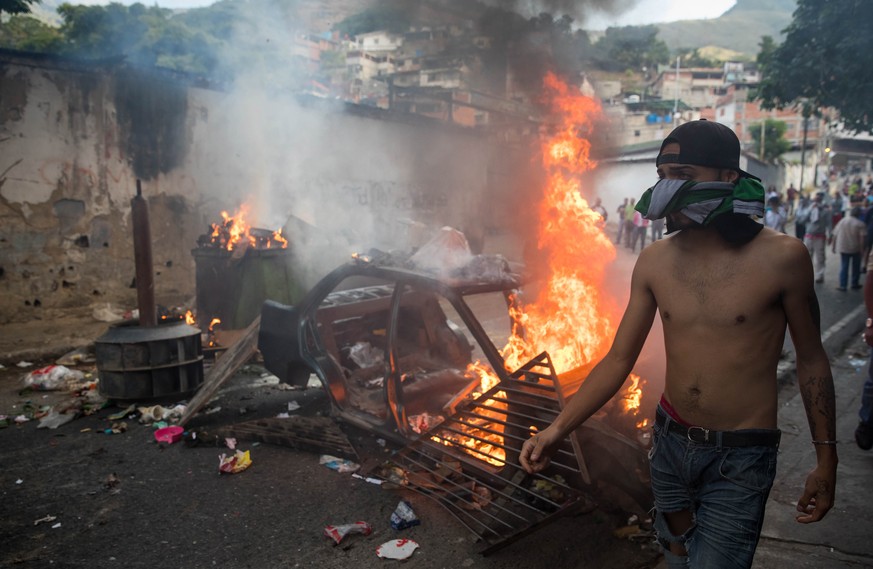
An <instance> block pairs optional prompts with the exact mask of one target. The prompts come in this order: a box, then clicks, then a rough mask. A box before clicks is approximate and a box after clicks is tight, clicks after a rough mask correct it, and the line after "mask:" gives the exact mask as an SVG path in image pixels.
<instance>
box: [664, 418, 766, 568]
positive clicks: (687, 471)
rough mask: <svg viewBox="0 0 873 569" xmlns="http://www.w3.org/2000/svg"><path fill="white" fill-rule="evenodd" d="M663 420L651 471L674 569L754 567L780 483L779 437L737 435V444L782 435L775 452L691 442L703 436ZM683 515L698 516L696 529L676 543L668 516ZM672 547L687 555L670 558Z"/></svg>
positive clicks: (754, 433) (755, 433) (747, 432)
mask: <svg viewBox="0 0 873 569" xmlns="http://www.w3.org/2000/svg"><path fill="white" fill-rule="evenodd" d="M657 413H658V415H659V417H658V418H657V420H656V423H655V425H654V427H653V429H654V434H653V436H652V449H651V451H650V453H649V466H650V468H651V477H652V490H653V493H654V496H655V510H656V512H655V531H656V532H657V534H658V541H659V542H660V543H661V546H662V547H663V548H664V550H665V551H664V556H665V558H666V561H667V566H668V567H670V568H673V569H677V568H681V567H684V568H688V567H692V568H709V567H717V568H718V569H728V568H737V569H739V568H748V567H751V566H752V558H753V557H754V555H755V548H756V547H757V545H758V538H759V537H760V534H761V526H762V524H763V522H764V508H765V506H766V504H767V496H768V495H769V494H770V489H771V488H772V486H773V479H774V478H775V476H776V454H777V452H778V446H779V445H778V440H779V438H778V437H779V433H778V431H771V430H763V429H761V430H759V429H750V430H745V431H732V432H731V436H737V435H739V436H740V437H743V436H749V437H753V438H754V437H759V436H764V437H769V438H773V435H774V434H775V439H776V443H775V445H773V444H769V445H767V446H727V445H725V444H722V439H721V436H718V437H715V436H714V437H713V440H707V441H706V442H704V441H698V442H694V441H692V440H691V434H695V435H697V434H699V432H702V429H700V430H699V431H697V432H693V433H689V434H688V435H683V434H682V433H681V432H680V431H681V429H682V428H681V426H679V427H678V428H676V427H675V425H677V424H676V423H675V421H673V419H671V418H670V417H669V416H667V415H666V413H664V411H663V410H662V409H661V407H660V406H658V410H657ZM671 423H672V424H673V425H674V427H671V426H670V425H671ZM694 429H699V428H697V427H694V428H692V430H694ZM708 434H709V433H708ZM712 434H713V435H715V434H717V433H714V432H712ZM719 435H720V434H719ZM694 438H698V437H694ZM707 439H709V437H708V436H707ZM682 511H685V512H691V514H692V516H691V520H692V521H691V527H690V528H688V529H687V531H685V532H683V533H682V534H681V535H674V534H673V533H672V532H671V531H670V528H669V526H668V524H667V520H666V518H665V517H664V514H665V513H672V512H682ZM671 542H676V543H679V544H680V545H682V546H683V547H684V548H685V550H686V551H687V552H688V555H687V556H679V555H675V554H673V553H671V552H670V551H669V546H670V543H671Z"/></svg>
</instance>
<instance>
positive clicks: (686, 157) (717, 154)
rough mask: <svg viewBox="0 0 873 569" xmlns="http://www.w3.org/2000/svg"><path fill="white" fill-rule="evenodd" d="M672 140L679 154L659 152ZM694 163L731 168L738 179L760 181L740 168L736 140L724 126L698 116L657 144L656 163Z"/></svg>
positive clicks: (735, 136)
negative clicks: (658, 146) (698, 118)
mask: <svg viewBox="0 0 873 569" xmlns="http://www.w3.org/2000/svg"><path fill="white" fill-rule="evenodd" d="M671 142H675V143H676V144H678V145H679V154H662V152H663V151H664V147H665V146H667V145H668V144H670V143H671ZM668 163H675V164H694V165H696V166H706V167H709V168H724V169H727V170H734V171H736V172H737V173H739V175H740V177H741V178H752V179H754V180H758V181H761V179H760V178H758V177H757V176H753V175H751V174H749V173H748V172H745V171H743V170H742V169H740V139H739V138H737V135H736V134H734V131H732V130H731V129H730V128H728V127H726V126H725V125H723V124H721V123H718V122H715V121H708V120H706V119H700V120H696V121H689V122H687V123H683V124H680V125H679V126H677V127H676V128H674V129H673V131H672V132H671V133H670V134H668V135H667V138H665V139H664V142H663V143H661V150H659V151H658V159H657V161H656V164H657V165H658V166H660V165H661V164H668Z"/></svg>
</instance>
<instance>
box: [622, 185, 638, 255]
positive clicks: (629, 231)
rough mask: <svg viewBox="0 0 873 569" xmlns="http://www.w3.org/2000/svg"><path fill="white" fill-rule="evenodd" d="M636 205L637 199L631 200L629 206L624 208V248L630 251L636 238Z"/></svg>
mask: <svg viewBox="0 0 873 569" xmlns="http://www.w3.org/2000/svg"><path fill="white" fill-rule="evenodd" d="M634 205H636V199H634V198H630V199H629V200H628V202H627V205H626V206H625V207H624V246H625V247H627V248H628V249H630V246H631V240H632V239H633V237H634V213H636V210H634Z"/></svg>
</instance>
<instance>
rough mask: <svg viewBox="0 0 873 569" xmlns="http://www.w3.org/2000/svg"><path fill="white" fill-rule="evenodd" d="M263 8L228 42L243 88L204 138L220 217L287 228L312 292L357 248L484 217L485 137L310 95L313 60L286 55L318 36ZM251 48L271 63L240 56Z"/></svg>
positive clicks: (418, 237) (387, 246)
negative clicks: (240, 215) (479, 213)
mask: <svg viewBox="0 0 873 569" xmlns="http://www.w3.org/2000/svg"><path fill="white" fill-rule="evenodd" d="M263 6H264V7H265V8H266V9H259V10H248V11H246V12H245V19H244V20H241V21H240V22H238V24H237V27H236V30H235V34H233V35H232V36H231V37H230V38H229V40H228V49H227V52H226V53H225V54H224V56H223V58H222V61H223V62H224V64H225V65H226V66H230V65H234V66H235V67H234V68H233V76H234V77H235V80H234V87H233V88H232V89H231V90H230V92H229V93H227V94H226V95H221V96H219V99H220V100H219V102H218V105H219V111H218V112H217V113H214V116H210V117H209V119H208V121H207V123H206V127H205V132H203V133H202V134H201V135H199V136H200V140H198V141H197V152H198V153H199V154H200V155H201V156H202V157H203V161H202V162H201V163H203V164H206V165H207V166H206V168H207V170H208V172H204V173H203V176H202V177H201V178H200V179H210V180H211V182H210V184H209V185H210V188H209V191H208V194H209V196H208V197H207V201H206V203H205V204H204V205H205V206H206V209H211V210H212V211H214V216H215V220H217V218H218V212H219V211H220V210H222V209H228V210H230V211H232V210H234V209H236V208H237V207H238V206H239V205H241V204H246V205H247V206H249V208H250V209H249V214H248V218H247V222H248V223H250V224H251V225H253V226H255V227H261V228H266V229H276V228H278V227H281V226H285V228H286V230H287V231H288V232H289V236H290V237H291V245H292V247H294V249H295V251H296V253H297V255H298V261H299V263H300V271H301V273H303V274H304V275H305V280H306V284H307V285H311V284H313V282H314V281H315V280H317V278H318V277H319V276H321V275H323V274H325V273H326V272H327V271H328V270H330V269H332V268H334V267H335V266H337V265H338V264H339V263H341V262H343V261H345V260H347V259H349V256H350V255H351V254H352V253H354V252H366V251H367V250H368V249H370V248H378V249H383V250H393V249H397V250H408V249H410V248H411V247H414V246H418V245H421V244H422V243H424V242H425V241H427V240H428V239H429V238H430V237H431V236H432V235H434V234H436V233H437V231H438V230H439V228H440V227H441V226H443V225H453V226H455V227H461V228H463V229H466V228H465V227H463V226H464V225H465V224H470V223H472V222H473V221H481V220H476V217H475V213H474V210H475V209H476V208H477V207H479V206H480V205H481V198H480V196H481V194H482V192H483V190H484V188H485V186H486V184H487V168H486V167H485V166H484V164H486V161H487V158H488V156H489V149H488V146H489V144H488V142H487V140H486V139H484V138H482V137H478V136H469V135H465V134H462V133H460V132H459V131H460V129H456V128H450V127H448V126H445V127H444V126H442V125H440V124H430V125H424V124H416V122H417V121H416V120H415V118H414V117H410V118H409V119H408V120H407V121H398V120H396V119H392V118H391V117H390V116H388V113H386V112H384V111H382V110H381V109H375V108H369V109H368V108H362V107H356V108H351V107H349V106H347V105H346V104H345V103H343V102H342V101H338V100H333V99H327V98H317V97H313V96H311V95H305V93H306V92H307V91H309V90H310V89H309V87H310V85H311V84H310V83H309V82H308V81H309V79H308V77H309V74H308V72H307V69H305V67H306V66H307V65H310V62H308V61H307V60H306V58H303V57H299V58H298V57H293V56H292V57H281V54H295V53H299V51H300V42H299V41H298V40H297V39H296V37H297V34H303V33H305V32H307V33H308V32H310V30H304V29H302V28H300V29H294V28H293V24H294V23H295V22H299V21H300V20H301V19H302V18H300V17H299V16H300V15H299V14H295V13H294V12H293V10H292V11H289V10H288V7H287V5H285V6H283V7H281V8H280V6H279V5H278V3H265V4H264V5H263ZM289 26H292V27H289ZM255 42H259V43H257V44H256V43H255ZM240 45H244V46H246V48H247V50H243V49H240V48H239V46H240ZM253 45H254V46H255V47H259V48H260V49H261V50H262V51H263V57H262V58H261V59H260V60H257V61H251V60H248V59H247V60H241V58H240V54H241V53H245V52H249V51H248V49H249V48H251V47H252V46H253ZM301 93H304V95H303V96H301ZM409 123H412V124H409ZM421 123H423V121H421Z"/></svg>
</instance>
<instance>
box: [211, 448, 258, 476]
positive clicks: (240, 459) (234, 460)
mask: <svg viewBox="0 0 873 569" xmlns="http://www.w3.org/2000/svg"><path fill="white" fill-rule="evenodd" d="M251 465H252V458H251V456H250V455H249V451H245V452H243V451H241V450H238V451H236V454H234V455H233V456H227V455H225V454H222V455H220V456H219V457H218V471H219V472H227V473H230V474H236V473H237V472H242V471H243V470H245V469H246V468H248V467H249V466H251Z"/></svg>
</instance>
